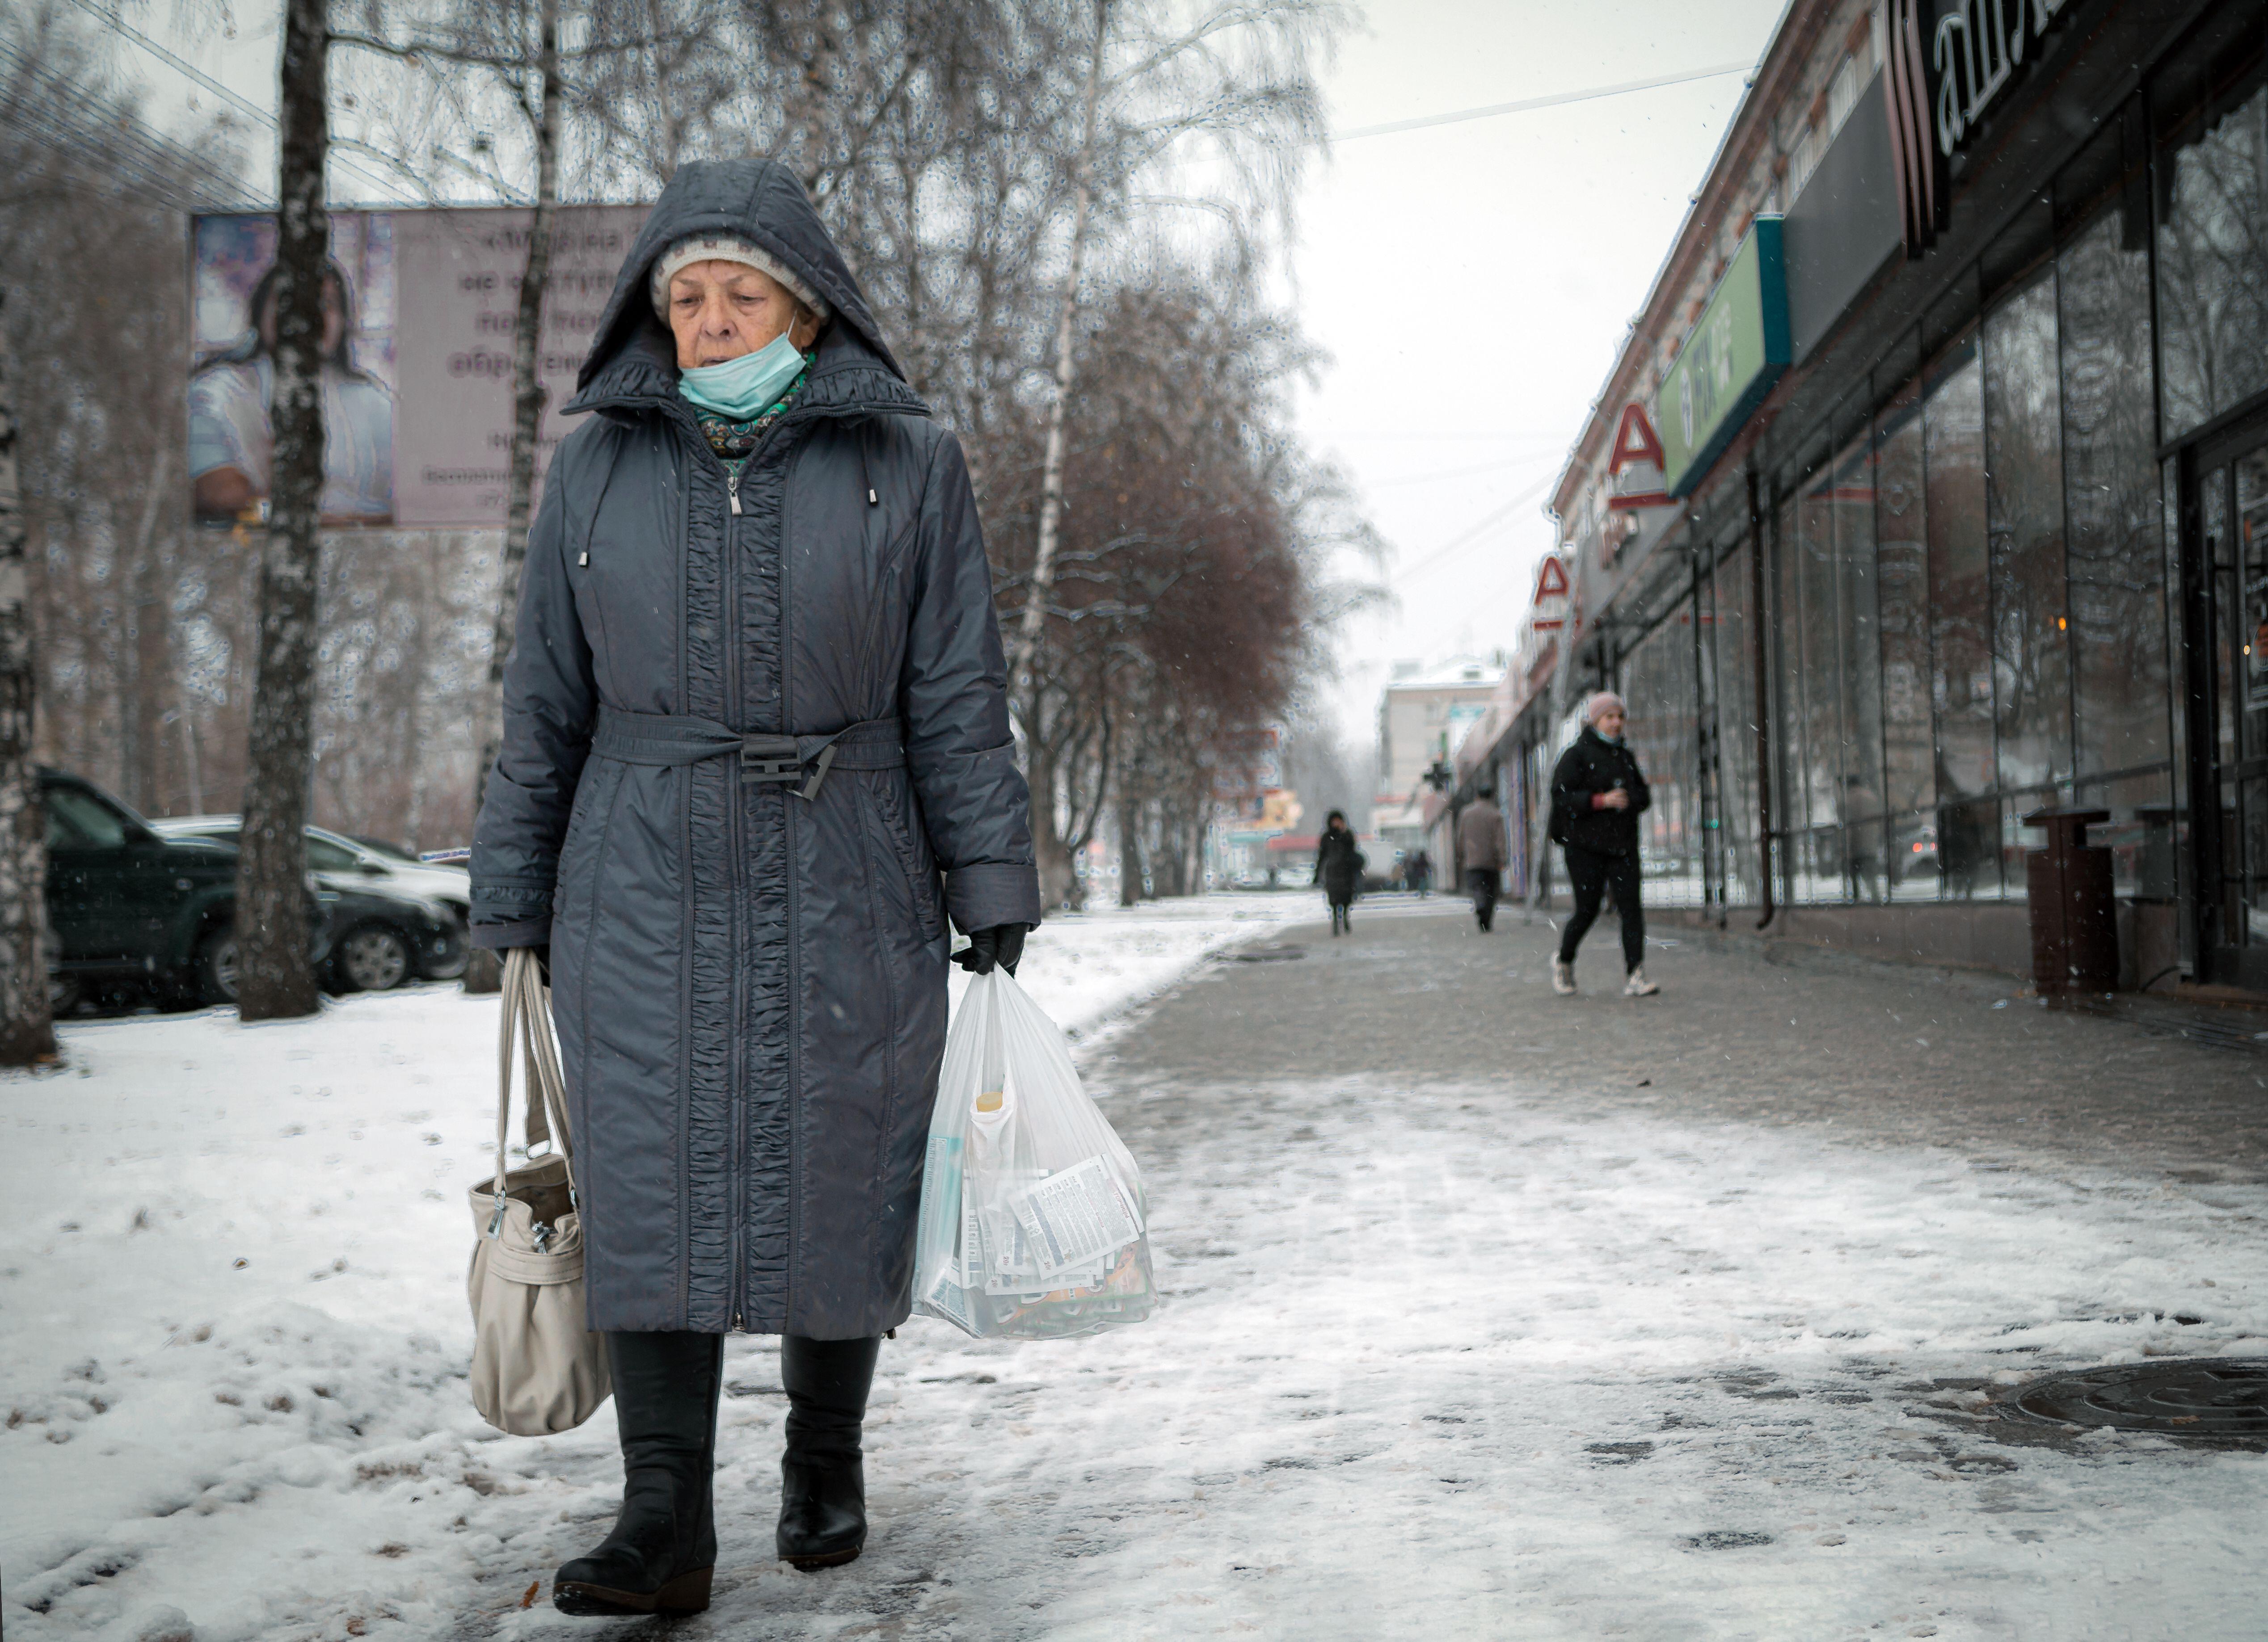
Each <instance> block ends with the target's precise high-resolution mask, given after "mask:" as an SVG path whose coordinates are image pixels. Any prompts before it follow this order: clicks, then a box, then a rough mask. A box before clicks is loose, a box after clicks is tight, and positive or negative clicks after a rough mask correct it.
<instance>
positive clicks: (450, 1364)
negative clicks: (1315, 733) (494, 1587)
mask: <svg viewBox="0 0 2268 1642" xmlns="http://www.w3.org/2000/svg"><path fill="white" fill-rule="evenodd" d="M1312 915H1313V905H1312V901H1311V898H1310V897H1307V896H1298V895H1274V896H1263V895H1241V896H1240V895H1222V896H1212V897H1204V898H1199V899H1193V900H1189V901H1183V902H1167V903H1160V904H1155V905H1152V906H1146V907H1143V908H1139V909H1133V910H1131V911H1121V910H1119V909H1108V910H1104V911H1097V912H1094V913H1091V914H1087V915H1083V916H1070V917H1058V918H1056V919H1052V920H1050V921H1049V923H1048V924H1046V925H1045V926H1044V927H1043V928H1042V930H1040V931H1038V932H1036V933H1035V935H1034V936H1033V937H1032V938H1031V941H1030V944H1029V946H1028V949H1027V951H1028V961H1027V965H1026V966H1025V967H1024V971H1023V972H1024V974H1025V976H1026V977H1027V982H1028V985H1029V990H1031V991H1032V992H1033V994H1034V995H1035V997H1036V998H1039V1000H1040V1001H1041V1003H1042V1005H1043V1006H1045V1007H1046V1008H1047V1009H1048V1010H1049V1012H1051V1013H1052V1014H1054V1015H1055V1017H1056V1018H1057V1020H1059V1021H1060V1022H1061V1023H1062V1024H1063V1025H1064V1027H1066V1028H1067V1029H1069V1030H1070V1031H1071V1032H1072V1033H1074V1034H1077V1035H1086V1034H1089V1033H1091V1032H1093V1030H1094V1028H1095V1027H1097V1026H1098V1025H1099V1024H1100V1023H1101V1022H1102V1021H1103V1020H1105V1019H1106V1018H1107V1017H1108V1016H1109V1015H1110V1014H1112V1013H1113V1012H1116V1011H1118V1010H1122V1009H1123V1008H1124V1007H1125V1006H1126V1005H1129V1004H1130V1003H1133V1002H1136V1001H1138V1000H1139V999H1141V998H1145V997H1146V996H1148V995H1149V994H1150V993H1152V992H1153V991H1154V990H1156V989H1158V988H1159V987H1160V986H1163V985H1165V984H1167V983H1169V982H1171V981H1172V980H1173V979H1174V978H1175V976H1179V975H1180V974H1182V972H1184V971H1185V970H1187V969H1188V968H1189V967H1190V966H1191V965H1192V964H1194V963H1197V962H1198V961H1201V960H1202V959H1203V958H1204V956H1205V954H1208V953H1210V952H1212V951H1214V950H1216V949H1218V948H1219V947H1221V946H1226V945H1231V944H1234V943H1237V942H1241V941H1243V940H1247V939H1251V938H1253V937H1254V936H1255V935H1256V934H1258V933H1263V932H1265V931H1269V930H1270V929H1273V928H1275V927H1277V926H1278V925H1280V924H1283V923H1285V922H1286V921H1287V920H1292V919H1296V918H1299V917H1311V916H1312ZM964 978H965V977H963V976H961V973H960V971H959V970H957V969H956V970H955V971H954V982H955V990H956V993H957V991H958V989H959V985H960V983H961V981H962V980H963V979H964ZM496 1010H497V1004H496V1000H495V999H494V998H465V997H464V996H463V995H462V994H460V992H458V991H457V990H455V989H454V988H453V987H427V988H421V989H412V990H406V991H402V992H396V993H390V994H386V995H382V996H372V997H361V998H350V999H347V1000H345V1001H342V1002H338V1003H334V1004H332V1005H329V1006H328V1008H327V1009H326V1011H325V1013H324V1015H323V1016H322V1017H321V1018H320V1020H313V1021H306V1022H295V1023H291V1024H285V1025H275V1026H263V1027H249V1028H247V1027H243V1026H241V1025H239V1023H238V1021H237V1020H235V1018H234V1016H233V1015H232V1014H230V1013H227V1012H217V1011H216V1012H208V1013H203V1014H195V1015H177V1016H172V1017H164V1018H158V1017H139V1018H133V1019H127V1020H114V1021H107V1022H101V1023H90V1024H85V1025H79V1026H75V1027H70V1028H68V1029H66V1031H65V1032H64V1034H63V1038H64V1046H65V1052H66V1055H67V1057H68V1060H69V1064H68V1067H67V1069H66V1070H65V1071H63V1072H62V1073H61V1074H59V1075H52V1076H43V1077H37V1078H25V1077H15V1078H10V1079H5V1080H0V1137H4V1143H0V1205H4V1208H0V1417H4V1429H0V1587H4V1588H0V1629H4V1630H5V1631H6V1632H7V1633H8V1634H9V1635H10V1636H11V1637H12V1636H23V1637H40V1636H83V1635H89V1634H98V1633H100V1632H101V1631H104V1630H105V1629H106V1628H107V1627H111V1626H113V1625H115V1624H126V1629H127V1633H129V1634H131V1633H132V1632H133V1631H135V1630H136V1628H137V1627H136V1626H135V1625H133V1624H129V1623H128V1622H129V1621H132V1620H133V1619H135V1618H136V1616H138V1615H141V1614H143V1613H144V1610H149V1609H159V1608H171V1609H178V1610H180V1612H182V1613H184V1614H186V1615H187V1616H188V1622H189V1623H190V1624H193V1625H194V1626H195V1634H196V1636H197V1637H198V1638H200V1639H201V1642H217V1639H219V1638H236V1637H255V1636H257V1637H269V1636H275V1637H296V1636H313V1635H318V1634H326V1633H328V1634H345V1632H344V1631H342V1627H343V1626H344V1625H345V1624H347V1622H348V1621H350V1620H352V1621H354V1622H355V1624H357V1627H358V1629H357V1630H356V1631H355V1632H354V1634H363V1633H364V1632H365V1631H371V1630H372V1628H374V1627H377V1626H379V1625H381V1624H384V1623H389V1621H388V1616H389V1615H394V1616H399V1617H398V1620H396V1621H394V1622H393V1623H398V1624H401V1625H402V1626H404V1627H406V1628H405V1629H404V1630H403V1631H402V1632H401V1634H405V1635H419V1636H424V1635H435V1634H443V1633H446V1631H448V1630H449V1629H450V1628H452V1627H453V1624H455V1623H456V1622H457V1621H458V1620H459V1619H460V1618H461V1617H463V1616H464V1613H465V1611H466V1610H467V1609H468V1606H469V1607H471V1608H477V1607H479V1606H480V1605H481V1604H482V1603H485V1602H488V1600H489V1598H488V1596H487V1595H486V1594H480V1595H478V1596H475V1594H474V1593H473V1592H472V1590H471V1588H470V1587H468V1586H467V1584H466V1580H467V1579H468V1577H469V1575H470V1573H471V1572H472V1571H473V1570H474V1568H475V1565H476V1561H475V1563H468V1562H467V1561H466V1556H467V1547H468V1546H469V1545H473V1544H475V1543H479V1544H482V1545H486V1544H489V1543H490V1541H491V1540H493V1541H494V1543H495V1547H496V1549H497V1550H502V1547H503V1541H502V1540H501V1539H497V1538H496V1536H495V1535H493V1534H492V1533H488V1534H484V1533H483V1532H482V1530H480V1529H477V1528H475V1527H473V1526H472V1525H471V1524H472V1522H473V1521H474V1520H475V1519H476V1518H477V1516H478V1514H479V1513H478V1510H475V1511H474V1512H473V1513H471V1514H470V1515H468V1514H467V1513H465V1511H464V1510H463V1509H462V1507H463V1506H465V1505H467V1504H468V1503H471V1504H475V1505H477V1503H478V1502H481V1501H483V1500H486V1499H488V1498H490V1495H484V1494H482V1493H481V1492H480V1491H479V1489H480V1488H481V1487H485V1486H488V1484H485V1483H480V1484H465V1483H464V1482H463V1481H462V1477H463V1476H466V1475H472V1476H475V1477H476V1478H477V1477H481V1476H486V1475H487V1472H488V1469H490V1468H492V1467H493V1466H495V1465H497V1464H499V1463H506V1461H505V1456H506V1454H512V1455H513V1456H514V1457H512V1459H511V1460H510V1461H509V1462H508V1463H509V1464H510V1465H512V1466H514V1467H517V1466H519V1465H521V1464H522V1463H526V1462H532V1463H534V1464H536V1465H538V1466H539V1467H540V1466H541V1464H542V1463H543V1459H542V1454H543V1451H544V1449H545V1448H547V1447H549V1448H563V1447H573V1448H575V1449H577V1450H578V1453H579V1454H582V1458H583V1460H584V1462H585V1469H588V1463H587V1462H590V1461H591V1460H592V1459H593V1457H594V1456H598V1455H600V1454H601V1453H602V1450H603V1449H604V1447H605V1443H604V1438H605V1437H606V1435H607V1433H608V1431H609V1430H610V1429H611V1418H610V1417H607V1416H603V1415H602V1416H601V1417H600V1420H598V1421H596V1422H594V1423H593V1425H592V1426H591V1427H590V1428H588V1429H587V1430H586V1431H585V1432H578V1433H577V1435H576V1436H575V1438H573V1439H571V1440H566V1441H564V1442H563V1443H560V1444H555V1445H537V1446H534V1447H530V1446H528V1445H525V1444H519V1443H516V1442H513V1441H511V1440H502V1439H498V1440H495V1441H491V1440H490V1437H491V1436H492V1435H493V1433H489V1432H484V1431H483V1429H482V1427H481V1425H480V1424H479V1422H478V1420H477V1419H476V1418H475V1417H472V1415H471V1411H470V1410H469V1408H468V1407H464V1406H460V1405H462V1404H463V1403H464V1387H463V1384H462V1381H461V1379H460V1369H461V1366H462V1363H463V1360H464V1357H465V1354H466V1351H468V1345H469V1340H470V1330H469V1328H468V1324H467V1320H466V1316H465V1307H464V1300H463V1297H462V1288H461V1284H462V1273H463V1270H464V1263H465V1255H466V1250H467V1249H468V1248H469V1246H470V1245H469V1238H470V1235H471V1226H470V1224H469V1221H468V1214H467V1211H466V1209H465V1207H464V1202H465V1198H464V1190H465V1188H466V1187H468V1185H470V1184H471V1183H472V1182H473V1180H474V1178H475V1176H477V1175H480V1174H483V1173H485V1171H486V1170H487V1168H488V1167H490V1165H489V1163H488V1159H489V1158H490V1156H492V1155H493V1135H494V1128H493V1125H494V1123H495V1118H494V1101H495V1078H496V1072H495V1067H496V1020H497V1015H496ZM437 1444H438V1449H437V1447H436V1446H435V1445H437ZM442 1451H446V1453H447V1454H449V1455H450V1456H451V1458H450V1459H449V1460H448V1461H447V1462H442V1461H440V1460H438V1458H437V1457H436V1455H437V1454H438V1453H439V1452H442ZM522 1451H524V1454H523V1453H522ZM452 1467H453V1468H454V1469H451V1468H452ZM428 1472H431V1475H432V1476H435V1477H437V1478H438V1477H440V1476H444V1475H446V1479H447V1481H446V1488H445V1487H444V1486H443V1485H442V1484H441V1483H440V1482H438V1481H435V1482H431V1483H426V1482H423V1481H421V1478H422V1477H423V1475H424V1474H426V1473H428ZM403 1479H407V1480H403ZM468 1486H472V1487H473V1488H474V1491H473V1492H471V1493H469V1494H466V1493H465V1492H464V1491H465V1489H466V1488H467V1487H468ZM497 1486H498V1487H499V1488H501V1486H502V1485H501V1484H498V1485H497ZM460 1494H462V1495H463V1496H464V1498H463V1499H461V1500H460V1499H458V1498H456V1496H458V1495H460ZM496 1497H497V1498H502V1497H503V1495H501V1494H498V1495H497V1496H496ZM496 1508H497V1509H500V1510H504V1512H505V1513H506V1515H507V1516H509V1515H511V1514H512V1507H509V1506H501V1505H499V1506H497V1507H496ZM437 1512H438V1513H441V1515H440V1516H439V1518H438V1520H437V1521H435V1522H432V1523H429V1521H428V1520H429V1519H431V1518H433V1516H434V1513H437ZM452 1523H460V1524H461V1526H459V1527H457V1528H450V1526H449V1525H450V1524H452ZM433 1527H438V1528H439V1529H440V1530H442V1531H440V1532H438V1533H433V1532H430V1531H429V1528H433ZM477 1554H478V1553H475V1558H476V1559H477ZM507 1559H508V1558H507ZM514 1594H515V1595H517V1594H518V1593H517V1592H515V1593H514ZM143 1628H146V1627H143ZM164 1630H165V1626H163V1625H159V1626H158V1633H162V1632H163V1631H164Z"/></svg>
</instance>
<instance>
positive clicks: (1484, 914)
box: [1457, 787, 1504, 935]
mask: <svg viewBox="0 0 2268 1642" xmlns="http://www.w3.org/2000/svg"><path fill="white" fill-rule="evenodd" d="M1457 859H1458V861H1459V862H1461V863H1462V865H1463V866H1464V869H1465V887H1466V888H1467V889H1469V890H1470V891H1471V892H1472V897H1473V919H1474V921H1475V922H1476V923H1477V924H1479V925H1480V926H1481V933H1482V934H1484V935H1485V934H1487V933H1488V932H1489V929H1490V926H1491V925H1492V924H1494V923H1495V922H1496V897H1497V890H1498V887H1499V885H1500V884H1501V883H1502V881H1503V878H1504V813H1503V812H1502V811H1501V810H1499V809H1498V808H1497V806H1496V789H1495V788H1493V787H1480V788H1476V790H1475V791H1474V793H1473V801H1472V802H1471V803H1469V804H1468V805H1466V806H1465V812H1464V814H1462V815H1460V816H1458V817H1457Z"/></svg>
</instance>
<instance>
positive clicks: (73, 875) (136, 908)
mask: <svg viewBox="0 0 2268 1642" xmlns="http://www.w3.org/2000/svg"><path fill="white" fill-rule="evenodd" d="M40 799H41V800H42V802H43V804H44V805H45V807H46V810H47V821H48V897H47V901H48V930H49V931H50V934H51V938H52V939H53V942H54V953H53V955H52V956H51V958H50V960H49V975H50V976H51V983H50V984H51V987H52V990H53V995H54V999H55V1012H57V1013H58V1014H65V1013H68V1012H70V1010H71V1009H72V1008H73V1007H74V1006H75V1005H77V1002H78V1000H79V998H80V997H81V996H82V994H83V993H85V991H87V990H91V989H100V988H108V987H118V986H127V985H130V986H133V987H136V988H137V989H147V990H151V991H153V992H154V993H155V994H156V995H157V997H158V1000H159V1001H160V1002H161V1003H170V1004H174V1005H195V1004H225V1003H232V1002H233V1001H234V1000H235V998H236V931H235V919H236V850H235V848H234V846H233V845H232V844H229V843H221V842H218V841H217V840H214V839H210V838H195V837H190V838H174V837H167V836H163V835H161V834H160V833H158V831H157V830H156V829H154V828H151V825H150V823H149V822H147V821H144V820H143V819H142V818H141V817H140V816H139V815H136V814H135V813H134V812H133V811H132V810H130V809H129V808H128V807H127V806H125V805H123V804H122V803H120V802H119V801H118V800H117V799H114V798H112V797H111V796H110V795H109V794H108V793H107V792H104V791H102V789H101V788H99V787H98V786H96V785H95V784H93V783H92V782H91V781H86V780H83V779H82V778H80V777H77V776H73V775H67V774H65V773H64V772H63V771H62V770H59V769H42V770H40ZM309 896H310V902H311V905H310V907H309V915H310V916H309V924H310V927H312V928H313V930H314V931H315V942H316V947H315V953H314V956H315V958H316V959H317V960H318V961H320V960H321V959H323V958H324V957H325V956H326V955H327V954H328V941H327V940H326V939H325V937H324V934H323V919H322V917H321V916H320V913H319V912H317V910H316V909H315V908H314V906H313V904H312V902H313V890H312V888H311V890H310V892H309Z"/></svg>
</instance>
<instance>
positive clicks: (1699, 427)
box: [1653, 217, 1790, 496]
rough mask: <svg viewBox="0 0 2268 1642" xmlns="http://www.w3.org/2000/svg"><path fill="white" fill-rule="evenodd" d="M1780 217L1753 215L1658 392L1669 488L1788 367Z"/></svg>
mask: <svg viewBox="0 0 2268 1642" xmlns="http://www.w3.org/2000/svg"><path fill="white" fill-rule="evenodd" d="M1779 225H1780V219H1779V218H1778V217H1757V218H1756V226H1755V227H1753V228H1751V229H1750V230H1749V237H1748V238H1747V239H1743V240H1742V241H1741V248H1740V249H1739V250H1738V251H1736V252H1734V254H1733V261H1732V266H1731V267H1729V268H1727V269H1726V270H1725V277H1724V278H1723V279H1721V280H1719V281H1718V282H1717V289H1716V290H1715V291H1712V293H1711V294H1710V297H1709V306H1707V307H1705V308H1704V309H1702V310H1701V322H1700V323H1699V324H1697V325H1696V326H1695V327H1694V328H1693V334H1692V335H1690V336H1688V337H1687V338H1686V339H1685V346H1684V347H1683V348H1682V349H1680V350H1678V354H1677V363H1676V364H1673V365H1671V366H1670V367H1669V374H1668V376H1666V377H1664V378H1662V379H1661V392H1660V393H1659V394H1655V395H1654V401H1653V425H1654V426H1655V427H1656V428H1657V429H1659V430H1660V431H1661V448H1662V454H1663V457H1664V458H1665V460H1664V461H1663V464H1662V481H1663V483H1664V485H1665V486H1666V488H1667V489H1668V491H1669V494H1670V495H1672V496H1684V495H1686V494H1687V493H1689V492H1690V490H1692V489H1693V487H1694V486H1695V485H1697V484H1698V483H1699V482H1701V475H1704V474H1705V473H1707V472H1708V471H1709V464H1710V463H1712V462H1713V461H1715V460H1717V458H1718V457H1719V455H1721V454H1723V453H1724V449H1725V446H1726V445H1729V444H1731V443H1732V441H1733V436H1734V434H1736V433H1738V432H1739V431H1741V424H1742V423H1745V422H1746V421H1747V420H1748V419H1749V413H1750V412H1752V411H1753V410H1755V409H1756V407H1757V406H1758V405H1761V404H1762V403H1764V395H1765V394H1769V393H1771V388H1772V384H1773V383H1774V382H1777V381H1778V380H1779V377H1780V372H1783V371H1785V370H1786V369H1787V364H1788V359H1789V357H1790V350H1789V347H1788V331H1787V275H1786V264H1785V263H1784V262H1783V261H1782V260H1781V257H1780V245H1779Z"/></svg>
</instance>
